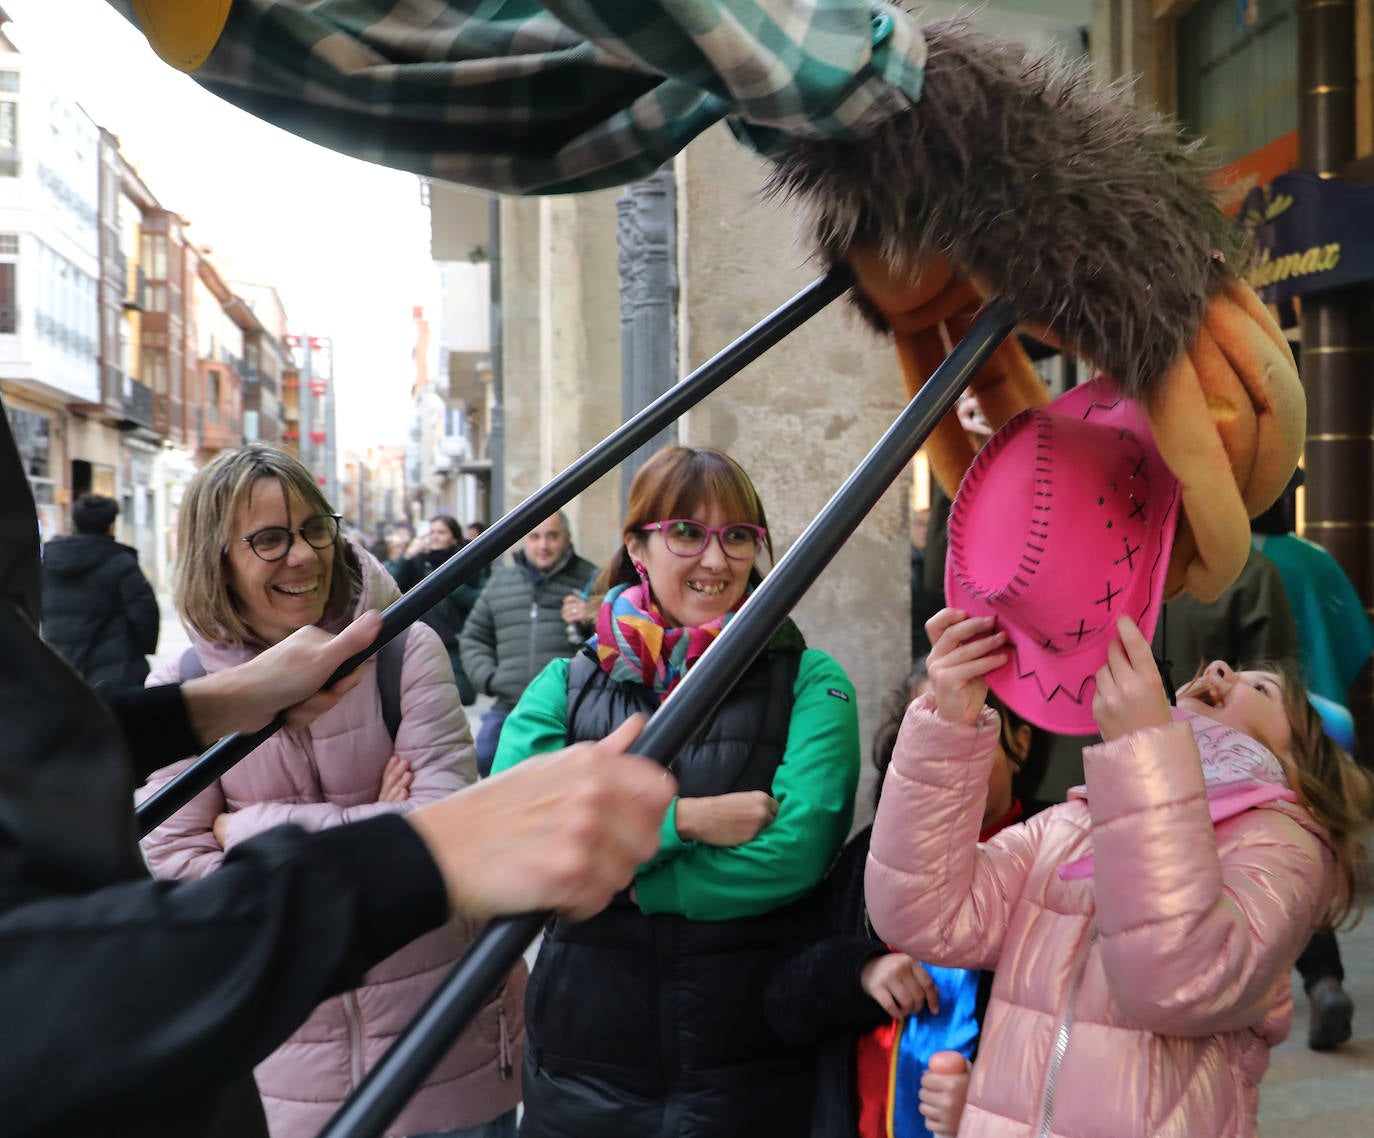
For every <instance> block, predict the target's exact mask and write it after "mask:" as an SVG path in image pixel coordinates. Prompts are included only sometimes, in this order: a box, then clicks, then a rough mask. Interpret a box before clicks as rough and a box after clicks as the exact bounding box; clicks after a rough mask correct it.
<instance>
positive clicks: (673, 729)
mask: <svg viewBox="0 0 1374 1138" xmlns="http://www.w3.org/2000/svg"><path fill="white" fill-rule="evenodd" d="M1015 323H1016V321H1015V316H1014V314H1013V312H1012V309H1011V306H1010V305H1009V304H1007V303H1005V302H1004V301H993V302H992V303H990V304H989V305H988V306H987V308H986V309H985V310H984V311H983V314H982V315H981V316H980V317H979V318H978V320H977V321H976V322H975V323H974V325H973V327H972V328H971V329H970V330H969V332H968V334H967V335H966V336H965V337H964V338H963V340H961V341H960V342H959V344H958V345H956V346H955V349H954V351H953V352H951V353H950V355H949V358H948V359H946V360H945V362H944V363H943V364H942V365H941V366H940V368H939V369H938V370H937V371H936V372H935V374H934V375H933V376H932V377H931V378H930V380H929V382H928V383H926V385H925V386H924V387H923V388H922V389H921V390H920V391H919V392H918V393H917V394H916V397H915V398H914V399H913V400H912V401H911V402H910V403H909V404H908V405H907V407H906V409H905V410H904V411H903V412H902V413H901V415H899V416H898V418H897V420H896V422H894V423H893V424H892V426H891V427H890V428H888V430H887V432H886V433H885V434H884V435H883V437H882V438H881V439H880V440H879V441H878V443H877V445H876V446H875V447H874V448H873V449H872V450H871V451H870V452H869V454H868V456H867V457H866V458H865V459H864V461H863V462H862V463H861V464H860V465H859V467H858V468H857V469H856V470H855V471H854V473H853V474H851V475H850V476H849V478H848V479H847V480H846V481H845V483H844V485H843V486H841V487H840V489H839V490H838V491H836V492H835V494H834V496H833V497H832V498H831V499H830V501H829V502H828V503H827V504H826V506H825V508H824V509H822V510H821V512H820V513H819V514H817V515H816V517H815V519H814V520H813V521H812V523H811V524H810V525H809V526H807V528H806V531H805V532H804V533H803V534H802V535H801V537H800V538H798V539H797V542H796V544H795V545H793V547H792V548H791V549H790V550H788V552H787V554H786V556H784V557H783V558H782V560H780V561H779V562H778V564H777V565H776V566H775V567H774V569H773V571H772V572H771V573H769V574H768V576H767V577H765V578H764V580H763V583H762V584H761V585H759V587H758V588H757V589H755V590H754V592H753V595H752V596H750V598H749V600H748V602H747V603H746V604H745V605H744V607H743V608H741V609H740V611H739V613H738V614H737V615H736V616H735V618H734V619H733V620H732V621H731V622H730V623H729V624H728V625H727V626H726V627H725V630H724V631H723V632H722V633H721V634H720V635H719V636H718V637H717V638H716V639H715V641H714V642H713V643H712V644H711V646H710V647H709V648H708V649H707V650H706V651H705V652H704V653H703V654H702V656H701V659H700V660H698V661H697V663H696V665H695V666H694V667H693V668H692V670H691V671H690V672H688V673H687V675H686V676H685V677H684V678H683V680H682V682H681V683H680V684H679V685H678V686H677V688H676V689H674V691H673V694H672V695H671V696H669V697H668V699H667V700H666V701H665V702H664V704H663V706H662V707H661V708H659V710H658V711H657V712H656V713H655V714H654V716H653V718H652V719H650V720H649V724H648V726H647V727H646V728H645V729H644V733H643V734H642V735H641V736H640V737H639V741H638V742H637V743H636V744H635V748H634V750H635V752H636V753H637V754H641V755H644V756H646V757H648V758H652V759H657V760H658V761H659V762H661V763H663V764H664V765H665V766H666V765H668V764H669V762H670V761H671V760H672V758H673V757H674V756H675V755H676V754H677V753H678V751H679V750H681V748H682V747H683V745H684V744H685V743H686V742H687V741H688V740H689V739H690V738H691V737H692V735H693V734H694V733H695V732H696V730H697V729H698V728H699V727H700V726H701V724H702V723H704V722H705V721H706V720H707V719H708V718H710V716H711V714H712V713H713V712H714V711H715V709H716V707H717V706H718V705H719V704H720V702H721V700H723V699H724V698H725V696H726V695H727V694H728V693H729V691H730V689H731V688H732V687H734V685H735V683H736V681H737V680H738V679H739V677H740V676H741V675H742V674H743V673H744V671H745V670H746V669H747V668H748V667H749V665H750V664H751V663H753V661H754V659H755V657H757V656H758V654H759V653H760V652H762V651H763V649H764V648H765V647H766V646H767V644H768V642H769V640H771V639H772V637H773V635H774V633H776V632H777V630H778V627H779V626H780V625H781V624H782V622H783V620H784V619H785V618H786V616H787V614H788V613H789V612H790V611H791V610H792V608H793V607H794V606H795V605H796V603H797V602H798V601H800V600H801V598H802V596H803V595H804V594H805V593H806V590H807V589H809V588H810V587H811V585H812V584H813V583H814V582H815V580H816V578H817V577H819V576H820V574H821V571H822V570H823V569H824V568H825V567H826V566H827V565H828V564H829V563H830V561H831V559H832V558H833V557H834V556H835V554H836V553H837V552H839V550H840V547H841V546H842V545H844V543H845V541H847V540H848V539H849V537H850V536H851V535H852V534H853V532H854V531H855V530H856V529H857V528H858V527H859V523H860V522H862V521H863V519H864V517H865V516H866V515H867V514H868V512H869V510H871V509H872V508H873V506H874V505H875V504H877V502H878V499H879V498H881V497H882V495H883V494H884V493H885V492H886V491H887V489H888V487H889V486H891V485H892V483H893V482H894V481H895V480H896V478H897V476H898V475H899V474H900V473H901V472H902V470H903V469H904V468H905V467H906V465H907V463H909V462H910V461H911V459H912V457H913V456H914V455H915V453H916V451H917V450H919V449H920V447H921V445H922V443H924V442H925V440H926V439H927V438H928V437H929V435H930V432H931V431H932V430H934V429H935V424H936V423H938V422H939V421H940V420H941V418H943V417H944V415H945V413H946V412H948V411H949V409H950V408H951V407H953V406H954V403H955V401H956V400H957V399H958V398H959V395H960V394H961V393H962V392H963V390H964V388H965V387H967V386H968V383H969V380H970V379H972V378H973V376H974V375H976V374H977V373H978V371H979V369H980V368H982V366H983V365H984V364H985V363H987V361H988V360H989V359H991V357H992V354H993V352H995V351H996V350H997V348H998V346H999V345H1000V344H1001V343H1002V341H1003V340H1005V339H1006V337H1007V336H1008V335H1009V334H1010V333H1011V331H1012V329H1013V328H1014V327H1015ZM548 916H549V914H547V913H526V914H524V915H522V916H518V917H506V918H502V919H500V920H496V921H493V922H492V923H491V924H490V925H488V926H487V927H486V928H485V929H484V930H482V932H481V934H480V935H479V936H478V937H477V940H476V941H475V942H474V943H473V946H472V948H471V949H469V950H468V952H467V954H466V955H464V957H463V959H462V960H460V961H459V962H458V964H457V965H456V966H455V967H454V970H453V971H452V972H451V973H449V975H448V977H447V978H446V979H445V980H444V982H443V983H442V984H441V985H440V986H439V988H438V989H437V990H436V991H435V993H434V995H433V996H431V997H430V999H429V1001H428V1002H427V1003H426V1004H425V1006H424V1007H423V1008H422V1009H421V1010H420V1012H419V1013H418V1014H417V1015H416V1017H415V1019H414V1020H412V1021H411V1022H410V1024H408V1025H407V1027H406V1029H405V1030H404V1031H403V1032H402V1033H401V1035H400V1036H398V1037H397V1039H396V1042H395V1043H393V1044H392V1046H391V1047H390V1048H389V1049H388V1050H387V1052H386V1053H385V1054H384V1055H383V1056H382V1057H381V1059H379V1060H378V1061H377V1064H376V1066H374V1067H373V1068H372V1070H371V1071H369V1072H368V1074H367V1076H366V1078H364V1079H363V1081H362V1083H361V1084H360V1085H359V1087H358V1089H357V1090H356V1091H354V1093H353V1094H352V1095H351V1096H350V1097H349V1099H348V1101H347V1102H345V1103H344V1104H343V1106H341V1107H340V1108H339V1110H338V1112H337V1113H336V1114H335V1115H334V1117H333V1118H332V1119H331V1120H330V1122H329V1124H328V1125H327V1126H326V1127H325V1128H324V1130H322V1131H321V1132H320V1135H319V1138H377V1136H378V1135H381V1134H382V1133H383V1132H384V1131H385V1129H386V1127H387V1125H388V1124H389V1123H390V1122H391V1120H392V1119H393V1118H395V1117H396V1115H397V1113H398V1112H399V1111H400V1110H401V1108H402V1107H403V1106H404V1105H405V1104H406V1102H407V1101H408V1100H409V1099H410V1096H411V1095H413V1094H414V1093H415V1091H416V1090H417V1089H418V1088H419V1087H420V1085H421V1084H422V1083H423V1082H424V1080H425V1077H426V1076H427V1075H428V1074H429V1072H430V1071H431V1070H433V1068H434V1065H435V1064H436V1063H438V1061H439V1060H440V1059H441V1058H442V1057H443V1055H444V1053H445V1052H446V1051H447V1050H448V1048H449V1047H450V1046H451V1045H452V1043H453V1040H454V1039H455V1038H456V1037H457V1036H458V1034H459V1033H460V1032H461V1031H462V1030H463V1029H464V1028H465V1027H466V1026H467V1025H468V1024H469V1023H470V1022H471V1021H472V1018H473V1017H474V1016H475V1015H476V1014H477V1012H478V1010H479V1009H480V1008H481V1006H482V1004H483V1003H484V1002H485V1000H486V998H487V995H488V993H490V992H491V991H492V990H493V989H494V988H495V987H496V986H497V985H498V984H500V983H501V981H502V980H503V979H504V978H505V976H506V975H507V973H509V972H510V970H511V969H512V968H514V967H515V964H516V962H517V961H518V960H519V959H520V957H521V955H522V954H523V953H524V951H525V949H526V948H528V947H529V946H530V944H531V943H533V941H534V938H535V937H536V936H538V935H539V931H540V929H541V928H543V926H544V923H545V921H547V919H548Z"/></svg>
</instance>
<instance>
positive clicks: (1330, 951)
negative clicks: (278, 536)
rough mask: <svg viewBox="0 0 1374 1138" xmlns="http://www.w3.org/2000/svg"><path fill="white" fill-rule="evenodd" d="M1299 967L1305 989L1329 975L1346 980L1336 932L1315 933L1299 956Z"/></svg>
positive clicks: (1307, 989) (1309, 988)
mask: <svg viewBox="0 0 1374 1138" xmlns="http://www.w3.org/2000/svg"><path fill="white" fill-rule="evenodd" d="M1297 969H1298V974H1299V975H1300V976H1301V977H1302V987H1303V991H1310V990H1311V988H1312V985H1313V984H1315V983H1316V982H1317V981H1318V980H1324V979H1326V977H1328V976H1333V977H1335V979H1337V980H1344V979H1345V969H1344V968H1342V967H1341V949H1340V946H1339V945H1338V944H1337V943H1336V934H1335V933H1313V934H1312V939H1311V940H1309V941H1308V942H1307V947H1306V948H1304V949H1303V950H1302V955H1301V956H1299V957H1298V963H1297Z"/></svg>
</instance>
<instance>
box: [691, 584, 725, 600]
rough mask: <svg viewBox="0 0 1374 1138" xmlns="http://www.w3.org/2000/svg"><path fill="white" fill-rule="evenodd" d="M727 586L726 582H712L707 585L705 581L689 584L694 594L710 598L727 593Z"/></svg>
mask: <svg viewBox="0 0 1374 1138" xmlns="http://www.w3.org/2000/svg"><path fill="white" fill-rule="evenodd" d="M725 585H726V582H724V581H712V582H710V583H707V582H705V581H688V582H687V587H688V588H689V589H691V590H692V592H694V593H696V594H697V595H698V596H700V597H708V598H709V597H718V596H720V595H721V593H723V592H725Z"/></svg>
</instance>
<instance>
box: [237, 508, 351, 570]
mask: <svg viewBox="0 0 1374 1138" xmlns="http://www.w3.org/2000/svg"><path fill="white" fill-rule="evenodd" d="M340 517H342V515H341V514H315V515H314V516H313V517H309V518H306V519H305V521H304V522H302V523H301V525H300V528H299V529H294V530H292V529H287V528H286V527H285V526H266V527H264V528H263V529H260V530H256V531H255V532H253V533H250V534H249V535H248V536H247V537H241V538H239V540H240V541H242V542H246V543H247V545H248V548H249V549H251V550H252V551H253V552H254V553H256V554H257V555H258V556H259V557H261V558H262V559H263V560H264V561H280V560H281V559H282V558H283V557H285V556H286V555H287V553H289V552H290V551H291V544H292V542H294V541H295V540H296V534H300V535H301V540H302V541H304V542H305V544H306V545H308V546H310V548H311V549H328V548H329V547H330V546H331V545H333V544H334V543H335V542H336V541H337V540H338V539H339V518H340Z"/></svg>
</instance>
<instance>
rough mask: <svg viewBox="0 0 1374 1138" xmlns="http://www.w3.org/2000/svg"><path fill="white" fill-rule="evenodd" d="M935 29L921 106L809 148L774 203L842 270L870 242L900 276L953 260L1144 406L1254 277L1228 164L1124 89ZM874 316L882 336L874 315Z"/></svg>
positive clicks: (1078, 69)
mask: <svg viewBox="0 0 1374 1138" xmlns="http://www.w3.org/2000/svg"><path fill="white" fill-rule="evenodd" d="M922 31H923V34H924V35H925V37H926V42H927V45H928V47H929V60H928V63H927V68H926V75H925V84H924V89H923V91H922V95H921V99H920V101H919V102H917V103H915V104H913V105H912V107H911V109H910V111H909V112H907V113H905V114H901V115H898V116H896V117H894V118H890V119H887V120H886V121H884V122H883V123H881V124H880V125H879V126H877V127H876V128H875V129H874V130H873V132H872V134H871V135H869V136H868V137H867V138H865V139H864V140H863V141H861V142H857V143H853V142H849V143H842V142H812V141H802V142H797V143H795V144H793V145H792V147H791V148H790V149H789V151H788V152H787V153H786V154H785V155H784V156H783V157H782V159H781V161H780V162H779V164H778V165H777V167H776V168H775V169H774V171H773V172H772V174H771V175H770V178H769V181H768V184H767V187H766V189H767V192H769V193H770V194H781V195H783V196H785V197H790V198H798V199H800V200H802V201H803V202H805V203H807V204H809V205H810V206H811V207H812V208H813V210H814V213H815V234H816V239H817V241H818V243H819V247H820V253H821V255H822V257H823V258H825V259H826V260H827V261H828V262H829V263H831V264H834V263H837V262H839V261H842V260H843V259H844V257H845V254H846V251H847V250H848V249H849V247H850V246H851V244H853V243H854V242H856V241H865V242H872V243H875V244H876V245H877V246H878V247H880V248H881V249H882V251H883V254H884V256H885V257H886V258H887V259H888V260H889V261H890V262H891V263H892V264H893V265H894V266H898V267H899V268H900V269H901V270H902V271H906V270H907V269H908V268H911V269H912V270H913V271H914V267H915V266H916V265H918V264H919V263H920V261H921V259H922V258H923V256H925V255H928V254H929V253H931V252H939V253H942V254H944V255H945V256H946V257H947V258H948V259H949V261H950V262H951V263H952V264H953V265H954V266H955V267H956V268H957V269H958V271H959V272H960V273H962V274H964V275H966V276H968V277H969V278H970V279H972V280H974V281H975V282H977V283H978V284H979V285H980V287H983V288H985V289H986V290H987V291H988V292H989V293H990V294H996V295H1000V296H1003V297H1006V298H1007V299H1009V300H1011V301H1012V303H1013V304H1015V305H1016V307H1017V310H1018V313H1019V314H1020V317H1021V319H1022V320H1024V321H1025V322H1027V323H1029V324H1033V325H1038V326H1042V327H1045V328H1049V329H1051V330H1052V331H1053V332H1054V333H1055V334H1056V335H1058V336H1059V337H1060V338H1061V339H1062V340H1063V341H1064V342H1065V343H1066V344H1067V345H1071V346H1072V348H1073V349H1074V350H1076V351H1077V352H1078V353H1079V354H1081V355H1083V356H1084V357H1086V358H1088V359H1090V360H1091V361H1092V362H1093V363H1094V364H1096V365H1097V366H1098V367H1100V368H1101V369H1103V370H1104V371H1106V372H1107V373H1108V374H1109V375H1111V376H1113V377H1114V378H1115V379H1116V380H1117V382H1118V383H1119V384H1120V386H1121V387H1122V389H1123V390H1124V391H1126V392H1127V393H1129V394H1132V395H1135V396H1140V395H1143V394H1145V393H1146V392H1147V391H1148V390H1149V389H1151V388H1152V387H1153V385H1155V384H1156V383H1157V382H1158V381H1159V379H1160V377H1162V376H1163V375H1164V373H1165V372H1166V371H1167V370H1168V368H1169V365H1170V364H1171V363H1173V362H1174V360H1175V359H1177V358H1178V357H1179V355H1181V354H1182V352H1183V350H1184V349H1185V348H1186V347H1187V345H1188V344H1189V343H1190V342H1191V341H1192V339H1193V337H1194V334H1195V333H1196V331H1197V328H1198V326H1199V325H1200V323H1201V321H1202V316H1203V311H1204V309H1205V308H1206V305H1207V301H1208V297H1209V296H1210V295H1211V294H1212V293H1214V292H1215V291H1216V290H1217V289H1218V288H1220V287H1221V285H1222V283H1223V281H1224V280H1225V279H1226V277H1227V275H1228V274H1229V273H1230V272H1231V266H1235V265H1239V264H1240V263H1241V260H1240V257H1239V255H1238V254H1239V252H1240V245H1241V237H1240V235H1239V230H1238V227H1237V226H1236V225H1235V224H1234V222H1232V221H1231V220H1230V219H1229V218H1227V217H1226V216H1225V215H1223V214H1222V213H1221V212H1220V211H1219V210H1218V209H1217V207H1216V203H1215V200H1214V198H1213V195H1212V192H1211V190H1210V188H1209V187H1208V183H1207V179H1208V175H1209V173H1210V172H1211V170H1212V168H1213V167H1212V165H1211V164H1210V162H1209V161H1208V160H1206V158H1205V157H1204V156H1203V154H1202V153H1201V152H1200V151H1199V150H1198V148H1197V147H1196V146H1191V145H1187V144H1185V143H1184V142H1183V141H1182V139H1181V138H1180V136H1179V132H1178V128H1177V127H1176V125H1175V124H1173V123H1171V122H1168V121H1166V120H1164V119H1162V118H1160V117H1159V116H1158V115H1156V114H1155V113H1153V112H1151V111H1146V110H1143V109H1141V108H1138V107H1135V106H1133V105H1131V103H1130V101H1129V97H1128V90H1127V88H1126V87H1125V86H1123V85H1121V84H1115V85H1112V86H1109V87H1105V88H1103V87H1096V86H1094V85H1093V83H1092V81H1091V80H1090V77H1089V75H1088V72H1087V68H1086V65H1083V64H1075V63H1070V62H1066V61H1065V60H1063V59H1062V58H1060V57H1058V56H1055V55H1040V56H1035V55H1031V54H1028V53H1027V50H1026V49H1025V48H1023V47H1022V46H1020V45H1016V44H1008V43H1001V42H996V41H991V40H987V39H984V38H982V37H980V36H977V35H975V34H974V33H973V32H971V31H970V30H969V28H968V26H967V24H966V23H964V22H962V21H947V22H938V23H932V24H928V25H926V26H925V27H924V28H923V29H922ZM1214 252H1217V253H1221V254H1222V256H1223V258H1224V259H1223V260H1218V259H1216V258H1214V256H1213V253H1214ZM859 307H860V311H861V312H863V313H864V315H865V317H866V318H867V319H868V320H869V321H870V322H871V323H873V324H874V325H875V326H876V327H878V328H880V329H882V328H883V326H884V322H883V320H882V317H881V315H880V314H878V313H877V312H876V311H875V309H874V306H873V305H871V304H865V303H864V302H863V301H862V300H860V302H859Z"/></svg>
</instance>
